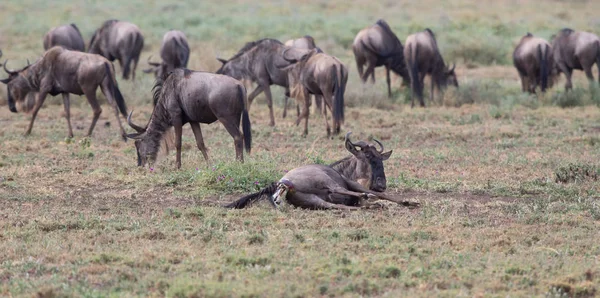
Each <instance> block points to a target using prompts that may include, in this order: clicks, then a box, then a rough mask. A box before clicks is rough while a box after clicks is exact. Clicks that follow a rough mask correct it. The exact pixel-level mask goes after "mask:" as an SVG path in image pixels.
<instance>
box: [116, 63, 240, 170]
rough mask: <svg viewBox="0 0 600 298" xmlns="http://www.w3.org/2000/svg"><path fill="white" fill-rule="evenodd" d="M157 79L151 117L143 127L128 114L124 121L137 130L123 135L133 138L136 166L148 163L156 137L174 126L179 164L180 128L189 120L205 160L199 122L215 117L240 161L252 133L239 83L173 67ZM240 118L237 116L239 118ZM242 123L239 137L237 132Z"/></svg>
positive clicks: (153, 155)
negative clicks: (161, 77) (164, 76)
mask: <svg viewBox="0 0 600 298" xmlns="http://www.w3.org/2000/svg"><path fill="white" fill-rule="evenodd" d="M166 76H167V77H166V78H163V79H159V80H158V81H157V83H156V85H154V88H153V90H154V102H155V103H156V105H155V107H154V111H153V112H152V116H151V117H150V120H149V121H148V124H147V125H146V127H140V126H137V125H135V124H133V122H131V114H130V115H129V117H128V118H127V123H129V126H131V127H132V128H133V129H135V130H136V131H137V133H134V134H129V135H127V137H129V138H132V139H135V140H136V141H135V147H136V149H137V154H138V166H145V165H146V163H150V164H152V163H153V162H154V161H155V160H156V155H157V153H158V149H159V145H160V140H161V138H162V136H163V135H164V133H165V131H167V129H169V128H170V127H174V128H175V147H176V149H177V160H176V163H177V168H178V169H179V168H180V167H181V127H182V126H183V125H184V124H186V123H190V126H191V127H192V131H193V132H194V136H195V137H196V145H197V146H198V149H199V150H200V151H201V152H202V155H203V156H204V159H205V160H207V161H208V154H207V152H206V151H207V150H206V146H205V145H204V140H203V138H202V131H201V130H200V123H206V124H210V123H213V122H215V121H217V120H219V122H221V124H223V126H224V127H225V129H226V130H227V132H229V134H230V135H231V136H232V137H233V141H234V144H235V154H236V157H237V159H238V160H240V161H242V162H243V161H244V152H243V150H242V147H245V149H246V152H248V153H250V148H251V146H252V135H251V131H250V118H249V117H248V105H247V102H246V88H244V86H243V85H242V83H241V82H239V81H238V80H235V79H233V78H231V77H228V76H224V75H218V74H214V73H208V72H199V71H191V70H189V69H185V68H177V69H175V70H174V71H173V72H170V73H168V74H166ZM240 118H241V119H240ZM240 120H241V122H242V130H243V132H244V134H243V137H242V133H241V132H240V129H239V127H240Z"/></svg>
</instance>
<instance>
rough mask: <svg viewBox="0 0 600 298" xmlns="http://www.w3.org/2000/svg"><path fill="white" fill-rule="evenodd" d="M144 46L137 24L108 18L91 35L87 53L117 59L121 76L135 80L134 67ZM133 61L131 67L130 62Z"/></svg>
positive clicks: (110, 59) (111, 59) (112, 59)
mask: <svg viewBox="0 0 600 298" xmlns="http://www.w3.org/2000/svg"><path fill="white" fill-rule="evenodd" d="M143 47H144V37H143V36H142V32H141V31H140V28H138V26H136V25H134V24H132V23H128V22H123V21H118V20H108V21H105V22H104V24H102V26H101V27H100V28H98V30H96V32H94V35H92V39H91V40H90V47H89V49H88V52H89V53H92V54H99V55H102V56H104V57H105V58H106V59H108V60H109V61H115V59H117V60H119V64H120V65H121V68H123V78H124V79H129V72H130V71H131V77H132V80H135V69H136V68H137V64H138V61H139V60H140V53H141V52H142V48H143ZM132 63H133V67H131V64H132Z"/></svg>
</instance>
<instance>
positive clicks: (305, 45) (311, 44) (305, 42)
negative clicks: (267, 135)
mask: <svg viewBox="0 0 600 298" xmlns="http://www.w3.org/2000/svg"><path fill="white" fill-rule="evenodd" d="M284 45H285V46H286V47H291V48H296V49H305V50H312V49H316V48H317V45H316V44H315V39H314V38H312V36H310V35H304V36H303V37H300V38H297V39H290V40H288V41H286V42H285V43H284ZM322 101H323V100H322V99H321V96H318V95H315V111H316V112H318V113H322V112H323V110H322V109H321V107H322V104H321V102H322ZM287 103H288V96H286V97H285V102H284V105H283V118H285V117H286V116H287ZM296 116H300V105H298V104H296Z"/></svg>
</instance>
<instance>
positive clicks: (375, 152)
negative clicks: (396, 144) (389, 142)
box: [344, 132, 392, 192]
mask: <svg viewBox="0 0 600 298" xmlns="http://www.w3.org/2000/svg"><path fill="white" fill-rule="evenodd" d="M351 133H352V132H349V133H347V134H346V141H345V144H344V145H345V146H346V150H348V151H349V152H350V153H352V155H354V156H355V157H356V159H357V160H358V163H359V164H358V165H357V166H356V168H357V171H361V173H359V175H368V173H369V172H370V177H369V182H368V188H369V189H371V190H374V191H379V192H383V191H385V190H386V188H387V180H386V178H385V170H384V168H383V161H384V160H387V159H388V158H390V155H392V151H391V150H390V151H388V152H383V149H384V148H383V145H382V144H381V142H379V141H378V140H376V139H373V141H374V142H375V143H377V145H379V147H380V149H377V148H376V146H373V145H371V144H368V143H366V142H364V141H358V142H356V143H353V142H352V141H351V140H350V134H351ZM359 179H360V178H359Z"/></svg>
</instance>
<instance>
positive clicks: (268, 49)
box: [217, 38, 290, 126]
mask: <svg viewBox="0 0 600 298" xmlns="http://www.w3.org/2000/svg"><path fill="white" fill-rule="evenodd" d="M283 49H284V45H283V44H282V43H281V42H280V41H278V40H275V39H269V38H266V39H261V40H257V41H254V42H249V43H246V45H244V47H243V48H242V49H240V50H239V51H238V53H237V54H235V55H234V56H233V57H231V59H229V60H223V59H219V61H221V63H223V65H222V66H221V68H219V70H217V73H218V74H224V75H227V76H230V77H232V78H235V79H237V80H244V79H245V80H250V81H252V82H254V83H256V84H258V86H257V87H256V89H254V90H253V91H252V92H251V93H250V95H248V102H249V103H250V105H251V104H252V101H253V100H254V98H255V97H256V96H257V95H259V94H260V93H261V92H265V96H266V97H267V105H268V106H269V116H270V122H269V125H271V126H274V125H275V118H274V116H273V99H272V96H271V87H270V86H271V85H278V86H281V87H284V88H286V93H289V92H288V91H287V88H288V78H287V73H286V71H284V70H281V69H280V67H285V66H287V65H289V64H290V63H288V62H287V61H285V60H284V59H283V58H282V57H281V53H282V51H283Z"/></svg>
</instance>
